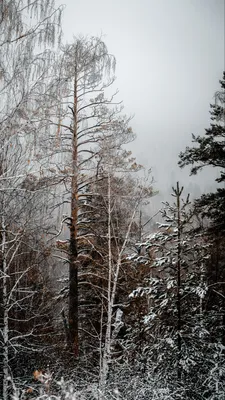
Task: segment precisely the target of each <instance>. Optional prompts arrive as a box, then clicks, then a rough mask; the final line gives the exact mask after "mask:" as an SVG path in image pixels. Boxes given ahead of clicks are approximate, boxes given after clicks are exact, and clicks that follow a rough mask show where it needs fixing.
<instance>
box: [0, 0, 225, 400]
mask: <svg viewBox="0 0 225 400" xmlns="http://www.w3.org/2000/svg"><path fill="white" fill-rule="evenodd" d="M62 12H63V7H59V8H57V7H56V5H55V2H54V0H45V1H43V2H40V1H38V0H33V1H31V0H2V1H1V2H0V100H1V101H0V128H1V135H0V142H1V146H0V148H1V152H0V205H1V206H0V364H1V366H0V392H1V394H0V398H1V399H3V400H9V399H13V400H28V399H37V400H44V399H45V400H47V399H49V400H50V399H51V400H63V399H65V400H66V399H67V400H75V399H76V400H119V399H126V400H133V399H137V400H178V399H184V400H185V399H190V400H192V399H193V400H195V399H196V400H203V399H209V400H222V399H223V400H224V399H225V246H224V237H225V186H224V183H225V172H224V171H225V170H224V168H225V124H224V122H225V106H224V104H225V72H224V73H223V71H221V81H220V90H219V91H217V92H216V93H215V102H214V103H213V104H211V105H209V110H210V115H211V124H210V125H209V126H207V125H206V129H205V134H204V135H203V136H202V135H198V132H196V135H195V136H194V135H192V146H190V147H186V149H185V148H184V149H181V150H180V151H181V152H180V154H179V155H177V162H178V164H179V166H180V167H181V168H183V167H186V169H187V168H189V171H190V174H191V175H195V174H201V172H200V171H201V170H202V169H204V167H207V168H210V169H215V170H218V174H217V176H218V177H217V179H216V183H215V185H216V186H214V187H216V189H215V191H214V192H211V193H204V194H203V195H202V196H201V197H199V198H197V199H195V200H194V201H192V202H191V201H190V196H189V195H186V190H185V188H184V187H183V186H182V185H181V184H180V183H179V182H174V185H173V187H172V188H171V198H170V200H169V201H165V202H163V203H160V201H159V205H158V211H157V212H156V214H155V215H150V214H149V209H148V204H149V202H150V201H151V198H152V197H153V196H154V197H155V198H157V190H156V189H155V187H154V176H153V175H152V173H151V170H147V169H146V168H145V167H144V166H143V165H141V164H139V161H138V160H136V159H135V157H134V156H133V155H132V153H131V151H129V150H128V149H127V145H128V144H129V143H130V142H131V141H134V140H138V138H137V139H136V134H135V133H134V132H133V130H132V127H131V126H132V118H131V117H130V116H126V115H125V114H124V110H123V103H122V102H121V99H120V98H119V96H118V94H117V91H116V90H115V89H114V87H115V86H114V81H115V67H116V60H115V57H114V56H113V55H112V54H111V53H110V49H108V48H107V44H106V43H105V41H104V40H103V39H102V37H92V36H88V35H87V36H85V32H84V36H78V37H74V40H73V42H71V43H69V44H68V43H67V44H65V43H64V42H63V39H62V29H61V16H62ZM215 90H216V88H215ZM212 95H213V93H212ZM190 135H191V132H190ZM187 143H188V138H187ZM213 184H214V182H212V185H213Z"/></svg>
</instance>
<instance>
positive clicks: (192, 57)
mask: <svg viewBox="0 0 225 400" xmlns="http://www.w3.org/2000/svg"><path fill="white" fill-rule="evenodd" d="M57 4H61V2H60V1H59V0H57ZM64 4H65V5H66V8H65V11H64V16H63V31H64V42H71V41H72V39H73V36H76V35H79V34H83V35H88V34H90V35H97V36H99V35H103V39H104V41H105V43H106V45H107V47H108V49H109V51H110V52H111V53H112V54H114V55H115V57H116V60H117V68H116V76H117V80H116V82H115V89H117V88H118V89H119V95H118V98H119V99H122V100H123V101H124V104H125V112H126V113H127V114H128V115H129V114H135V117H134V119H133V121H132V126H133V128H134V130H135V132H136V133H137V139H136V141H135V143H133V144H132V145H131V149H132V150H133V152H134V155H135V156H136V157H137V159H138V162H139V163H142V164H145V165H146V166H147V167H153V173H154V176H155V178H156V180H157V187H158V188H159V189H160V187H163V186H164V185H166V184H167V183H168V182H169V183H170V180H171V177H172V178H173V179H174V180H176V179H180V180H181V181H183V182H182V183H185V180H186V177H187V175H188V168H187V169H186V172H183V171H179V169H178V167H177V161H178V153H179V151H181V150H184V149H185V146H186V145H189V144H190V142H191V133H192V132H193V133H196V134H198V133H200V134H202V133H203V132H204V128H207V127H208V124H209V103H210V102H211V103H212V102H213V95H214V92H215V91H216V90H218V89H219V83H218V81H219V79H221V78H222V72H223V69H224V68H225V61H224V58H225V56H224V51H225V50H224V36H225V35H224V0H82V1H81V0H65V1H64ZM172 171H173V172H172ZM206 176H207V175H205V174H204V179H206ZM198 181H199V178H198ZM201 181H202V179H201Z"/></svg>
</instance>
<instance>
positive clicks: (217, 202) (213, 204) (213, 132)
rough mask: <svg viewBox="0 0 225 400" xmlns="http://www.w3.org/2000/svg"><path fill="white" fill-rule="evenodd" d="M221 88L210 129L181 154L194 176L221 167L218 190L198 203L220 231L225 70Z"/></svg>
mask: <svg viewBox="0 0 225 400" xmlns="http://www.w3.org/2000/svg"><path fill="white" fill-rule="evenodd" d="M220 85H221V91H219V92H217V93H216V95H215V99H216V101H215V104H213V105H210V107H211V109H212V111H210V114H211V120H212V123H211V125H210V128H208V129H206V130H205V135H204V136H195V135H192V138H193V143H194V146H193V147H186V150H185V151H184V152H181V153H180V155H179V157H180V161H179V163H178V164H179V165H180V167H181V168H182V167H184V166H186V165H191V175H195V174H197V172H198V171H199V170H201V169H202V168H203V167H206V166H212V167H216V168H218V169H219V174H220V175H219V177H218V178H217V179H216V181H217V182H218V183H219V184H220V187H218V188H217V190H216V192H214V193H207V194H203V195H202V196H201V198H200V199H198V200H197V201H196V206H197V207H198V209H199V211H200V212H201V214H202V216H206V217H208V218H209V219H210V221H211V226H210V229H211V230H213V231H216V232H217V234H218V233H219V232H220V233H221V234H224V233H225V71H224V73H223V79H222V80H221V81H220Z"/></svg>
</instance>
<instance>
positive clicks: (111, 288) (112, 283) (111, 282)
mask: <svg viewBox="0 0 225 400" xmlns="http://www.w3.org/2000/svg"><path fill="white" fill-rule="evenodd" d="M107 197H108V268H109V270H108V295H107V296H108V309H107V311H108V315H107V326H106V334H105V347H104V350H103V356H102V360H101V365H100V368H101V370H100V385H99V392H100V393H99V399H100V400H103V399H105V389H106V383H107V377H108V373H109V364H110V362H111V347H112V314H113V306H114V302H115V296H116V290H117V283H118V278H119V272H120V267H121V263H122V255H123V252H124V250H125V247H126V245H127V241H128V239H129V236H130V230H131V226H132V223H133V221H134V218H135V215H136V212H137V208H138V205H139V202H137V204H136V206H135V207H134V211H133V213H132V216H131V218H130V223H129V225H128V228H127V231H126V236H125V238H124V241H123V244H122V247H121V249H120V251H119V253H118V259H117V263H116V270H115V272H114V274H113V277H112V273H113V266H112V249H111V238H112V235H111V229H112V227H111V222H112V221H111V216H112V196H111V175H110V173H109V174H108V196H107Z"/></svg>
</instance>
